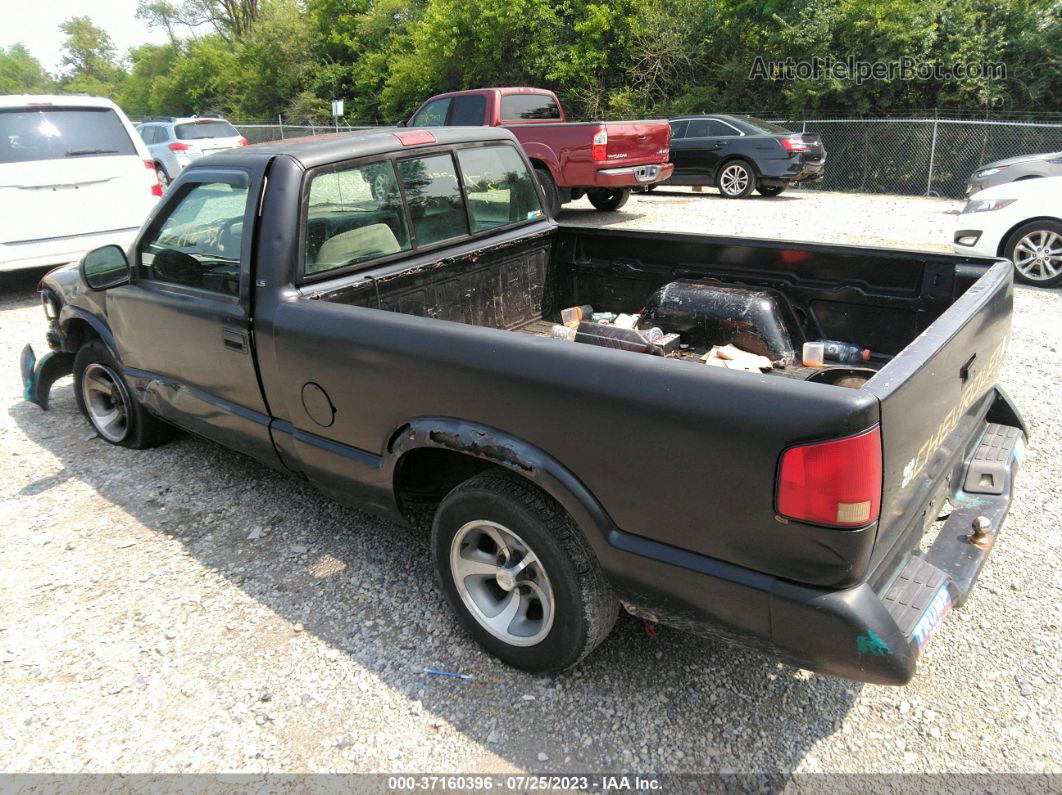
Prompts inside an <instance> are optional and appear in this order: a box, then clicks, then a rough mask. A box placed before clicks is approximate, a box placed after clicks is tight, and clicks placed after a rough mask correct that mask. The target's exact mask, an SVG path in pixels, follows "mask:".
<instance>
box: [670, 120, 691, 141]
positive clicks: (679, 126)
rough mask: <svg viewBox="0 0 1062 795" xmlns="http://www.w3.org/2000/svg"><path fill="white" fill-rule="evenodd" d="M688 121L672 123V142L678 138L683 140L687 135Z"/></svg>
mask: <svg viewBox="0 0 1062 795" xmlns="http://www.w3.org/2000/svg"><path fill="white" fill-rule="evenodd" d="M687 124H688V122H686V121H673V122H671V140H675V139H676V138H683V137H685V135H686V125H687Z"/></svg>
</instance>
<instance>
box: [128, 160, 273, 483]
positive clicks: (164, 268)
mask: <svg viewBox="0 0 1062 795" xmlns="http://www.w3.org/2000/svg"><path fill="white" fill-rule="evenodd" d="M260 187H261V186H260V180H258V179H253V178H252V176H251V175H250V174H249V173H248V172H246V171H243V170H239V169H230V168H217V169H209V170H208V169H195V170H194V171H193V172H188V173H187V174H186V175H185V178H184V179H182V180H181V181H180V182H179V183H177V184H176V185H175V186H174V189H173V190H171V191H170V192H169V193H168V194H167V196H166V199H165V200H164V205H163V207H162V208H161V209H160V210H159V212H158V213H157V214H156V215H155V217H154V219H153V220H152V222H151V224H150V225H149V226H148V227H147V229H145V230H144V232H143V233H142V234H141V235H140V238H139V239H138V240H137V244H136V249H135V251H134V252H133V257H132V274H131V281H130V283H129V284H128V285H125V286H122V287H118V288H115V289H112V290H110V291H108V293H107V302H108V304H107V315H108V319H109V321H110V323H111V327H112V329H113V331H114V337H115V339H116V340H117V345H118V350H119V353H120V355H121V358H122V366H123V368H124V370H125V373H126V375H127V377H128V378H129V380H130V381H131V382H132V383H133V386H134V388H135V389H136V390H137V392H138V394H139V395H140V398H141V400H142V401H143V402H144V404H145V405H146V406H147V407H148V408H149V409H150V410H151V411H153V412H154V413H156V414H158V415H159V416H161V417H163V418H164V419H166V420H169V421H170V422H172V423H173V424H175V425H178V426H180V427H182V428H185V429H187V430H189V431H192V432H194V433H198V434H200V435H202V436H206V437H208V438H211V439H214V440H215V441H218V442H220V443H222V444H224V445H226V446H228V447H231V448H233V449H235V450H239V451H241V452H244V453H247V454H249V455H252V456H254V457H255V458H258V459H261V460H264V461H266V462H268V463H272V464H276V463H277V458H276V453H275V451H274V449H273V445H272V442H271V440H270V437H269V410H268V408H267V406H266V404H265V401H264V399H263V396H262V392H261V389H260V388H259V384H258V376H257V371H256V365H255V358H254V350H253V335H252V329H251V325H250V320H249V318H250V312H249V307H250V290H251V280H250V274H251V263H250V257H251V251H252V246H251V242H252V241H251V236H252V231H253V229H254V223H253V221H254V216H255V212H256V209H257V196H258V193H259V190H260Z"/></svg>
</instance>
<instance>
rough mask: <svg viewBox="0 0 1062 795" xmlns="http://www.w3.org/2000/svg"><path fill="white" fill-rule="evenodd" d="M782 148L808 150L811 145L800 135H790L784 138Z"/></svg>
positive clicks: (792, 150) (788, 150)
mask: <svg viewBox="0 0 1062 795" xmlns="http://www.w3.org/2000/svg"><path fill="white" fill-rule="evenodd" d="M782 148H783V149H784V150H785V151H787V152H806V151H808V148H809V147H808V145H807V144H806V143H805V142H804V139H803V138H801V137H800V136H799V135H790V136H789V137H788V138H783V139H782Z"/></svg>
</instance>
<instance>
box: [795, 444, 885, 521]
mask: <svg viewBox="0 0 1062 795" xmlns="http://www.w3.org/2000/svg"><path fill="white" fill-rule="evenodd" d="M880 510H881V430H880V429H879V428H878V427H874V428H871V429H870V430H869V431H865V432H864V433H861V434H858V435H857V436H848V437H846V438H844V439H834V440H832V441H829V442H817V443H815V444H802V445H799V446H797V447H790V448H789V449H788V450H786V451H785V453H784V454H783V455H782V466H781V474H780V475H779V478H778V513H779V514H781V515H782V516H785V517H788V518H789V519H796V520H798V521H801V522H810V523H811V524H822V525H829V526H830V527H863V526H864V525H868V524H870V523H871V522H873V521H876V520H877V518H878V513H879V512H880Z"/></svg>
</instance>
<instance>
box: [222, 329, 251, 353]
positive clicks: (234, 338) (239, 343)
mask: <svg viewBox="0 0 1062 795" xmlns="http://www.w3.org/2000/svg"><path fill="white" fill-rule="evenodd" d="M221 341H222V343H223V344H224V345H225V348H226V350H230V351H236V353H247V335H246V334H244V333H243V332H242V331H233V330H232V329H227V328H226V329H222V330H221Z"/></svg>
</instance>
